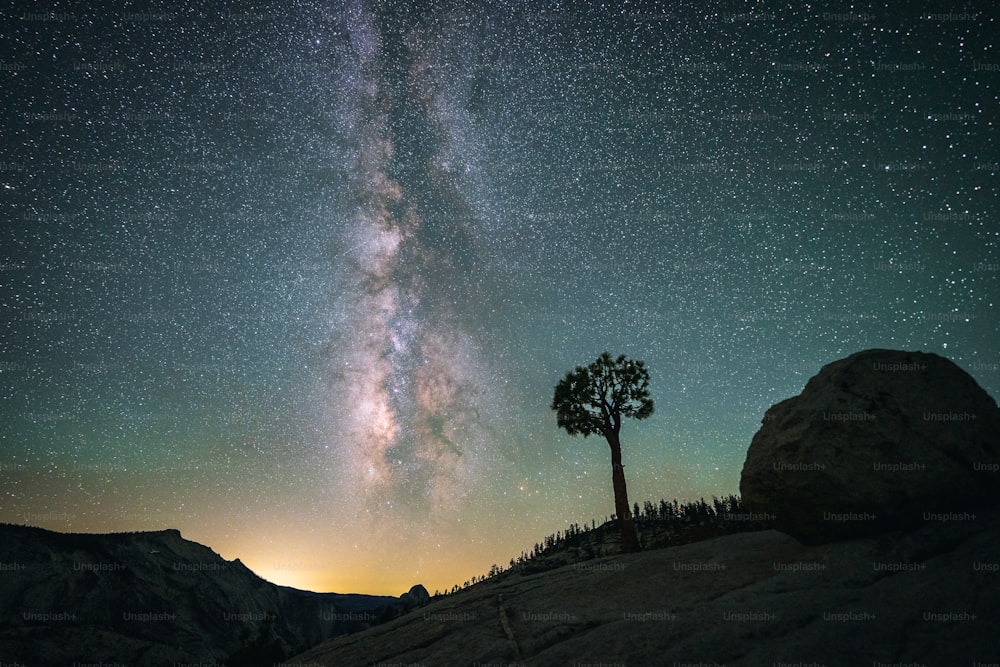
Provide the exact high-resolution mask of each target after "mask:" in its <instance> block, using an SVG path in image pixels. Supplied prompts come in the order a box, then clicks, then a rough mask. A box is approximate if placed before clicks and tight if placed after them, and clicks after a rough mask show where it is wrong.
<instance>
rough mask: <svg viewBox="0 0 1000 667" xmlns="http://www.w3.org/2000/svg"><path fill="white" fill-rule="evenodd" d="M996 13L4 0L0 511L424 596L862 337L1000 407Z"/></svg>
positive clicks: (679, 451) (715, 490)
mask: <svg viewBox="0 0 1000 667" xmlns="http://www.w3.org/2000/svg"><path fill="white" fill-rule="evenodd" d="M996 13H997V12H996V9H995V8H993V7H992V3H991V2H987V1H985V0H983V1H982V2H973V3H970V4H964V5H960V4H958V3H955V4H949V5H947V6H945V5H943V4H941V3H925V2H920V1H917V2H906V3H899V2H891V3H884V4H878V3H876V4H864V3H850V4H848V3H844V4H843V5H837V6H834V4H833V3H830V4H826V5H822V4H817V5H812V4H811V3H807V2H791V3H783V2H782V3H779V2H771V1H770V0H764V1H763V2H752V3H723V2H720V3H713V2H701V1H698V2H694V1H686V0H681V1H677V2H674V1H672V2H669V3H667V2H664V3H659V4H658V3H655V2H644V3H635V2H627V1H624V0H623V1H622V2H614V3H599V2H592V3H584V2H579V3H564V2H552V1H548V0H543V1H540V2H534V1H532V2H528V1H517V0H497V1H496V2H490V3H478V2H459V1H446V0H428V1H425V0H419V1H418V0H392V1H391V2H374V1H368V2H365V1H363V0H330V1H329V2H320V1H319V0H295V1H292V2H281V3H277V2H276V3H273V4H268V3H238V5H237V3H232V4H231V5H229V6H227V5H226V4H225V3H207V2H185V3H176V4H171V3H160V2H155V1H152V2H143V3H132V2H120V3H104V7H103V8H102V3H89V4H87V5H86V6H85V7H84V6H82V5H80V4H79V3H68V2H67V3H60V2H51V3H45V2H39V3H35V2H22V3H14V5H13V6H11V5H7V7H6V8H5V9H4V10H3V11H2V15H0V25H2V26H3V27H2V28H0V91H2V93H0V94H2V98H3V100H4V101H3V104H2V105H0V133H2V140H0V207H2V209H0V210H2V216H0V226H2V233H0V521H5V522H11V523H27V524H31V525H37V526H42V527H45V528H50V529H53V530H60V531H77V532H110V531H130V530H159V529H164V528H178V529H180V530H181V532H182V533H183V535H184V536H185V537H186V538H188V539H192V540H196V541H199V542H201V543H203V544H206V545H209V546H211V547H212V548H213V549H215V550H216V551H218V552H219V553H220V554H222V555H223V556H224V557H226V558H229V559H232V558H237V557H238V558H240V559H241V560H242V561H243V562H244V563H245V564H247V565H248V566H249V567H251V569H253V570H254V571H256V572H257V573H258V574H260V575H261V576H263V577H265V578H267V579H269V580H271V581H274V582H276V583H281V584H287V585H292V586H296V587H299V588H306V589H310V590H318V591H337V592H361V593H376V594H384V593H386V594H393V595H398V594H400V593H402V592H403V591H405V590H407V589H408V588H409V587H410V586H411V585H413V584H414V583H418V582H419V583H423V584H424V585H425V586H426V587H427V588H428V589H429V590H431V591H433V590H434V589H435V588H441V589H444V588H450V587H451V585H452V584H455V583H459V584H460V583H461V582H462V581H464V580H466V579H468V578H470V577H471V576H472V575H477V574H482V573H485V572H486V571H487V570H488V569H489V567H490V565H491V564H493V563H498V564H501V565H505V564H506V563H507V562H508V560H509V559H510V558H511V557H515V556H517V555H518V554H519V553H520V552H521V550H522V549H527V550H530V549H531V547H532V546H533V545H534V543H535V542H536V541H539V540H541V539H542V538H543V537H544V536H545V535H547V534H549V533H554V532H555V531H557V530H560V529H562V528H564V527H565V526H566V525H568V524H570V523H572V522H580V523H583V522H589V521H590V519H592V518H596V519H598V521H600V520H602V519H603V518H604V517H605V516H607V515H610V514H611V513H612V512H613V500H612V489H611V483H610V477H611V475H610V472H611V471H610V460H609V457H610V454H609V450H608V448H607V445H606V443H605V442H604V441H603V440H601V439H599V438H596V437H591V438H587V439H583V438H580V437H570V436H568V435H566V434H565V433H561V432H559V430H558V429H557V427H556V423H555V415H554V413H553V412H552V411H551V410H550V409H549V403H550V401H551V399H552V391H553V388H554V386H555V384H556V383H557V382H558V381H559V379H561V377H562V376H563V375H564V374H565V373H566V371H568V370H571V369H572V368H573V367H574V366H576V365H578V364H587V363H590V362H591V361H593V360H594V359H595V358H596V357H597V356H598V355H599V354H600V353H601V352H602V351H604V350H608V351H610V352H611V353H612V354H613V355H618V354H625V355H627V356H629V357H632V358H635V359H641V360H644V361H645V362H646V365H647V367H648V369H649V371H650V374H651V377H652V387H651V388H652V397H653V399H654V401H655V402H656V412H655V414H654V415H653V416H652V417H651V418H650V419H648V420H645V421H642V422H627V423H626V424H625V426H624V427H623V431H622V441H623V452H624V462H625V469H626V477H627V479H628V483H629V493H630V500H633V501H638V502H640V504H641V503H642V501H643V500H646V499H650V500H656V499H659V498H661V497H666V498H668V499H670V498H678V499H680V500H682V501H683V500H691V499H696V498H697V497H699V496H702V495H704V496H706V497H707V496H711V495H712V494H717V495H723V494H729V493H736V492H738V484H739V474H740V470H741V468H742V464H743V461H744V458H745V455H746V449H747V447H748V445H749V442H750V439H751V437H752V436H753V434H754V433H755V431H756V430H757V428H758V426H759V423H760V419H761V417H762V415H763V413H764V411H765V410H766V409H767V408H768V407H769V406H770V405H772V404H774V403H776V402H778V401H780V400H782V399H784V398H787V397H789V396H793V395H795V394H797V393H799V392H800V391H801V389H802V387H803V386H804V384H805V382H806V381H807V380H808V378H809V377H811V376H812V375H814V374H815V373H816V372H817V371H818V370H819V368H820V367H821V366H822V365H823V364H825V363H828V362H830V361H833V360H835V359H838V358H841V357H844V356H847V355H848V354H850V353H853V352H856V351H858V350H862V349H866V348H871V347H891V348H900V349H906V350H924V351H929V352H935V353H938V354H942V355H945V356H947V357H949V358H951V359H952V360H954V361H955V362H956V363H958V364H959V365H960V366H961V367H963V368H964V369H966V370H967V371H969V372H970V373H971V374H972V375H973V377H975V378H976V379H977V381H978V382H979V383H980V385H981V386H983V388H984V389H986V390H987V391H988V392H989V393H990V394H991V395H992V396H994V397H997V396H1000V335H998V333H1000V326H998V323H1000V318H998V309H997V302H998V299H1000V289H998V279H1000V258H998V247H1000V224H998V187H997V186H998V182H997V172H998V160H1000V146H998V141H997V134H996V133H997V120H998V118H997V116H998V109H1000V100H998V91H1000V50H998V48H997V44H996V42H997V35H1000V25H998V21H997V19H996V18H995V16H996Z"/></svg>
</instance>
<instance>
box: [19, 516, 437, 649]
mask: <svg viewBox="0 0 1000 667" xmlns="http://www.w3.org/2000/svg"><path fill="white" fill-rule="evenodd" d="M420 591H423V587H422V586H421V587H414V589H413V590H411V591H410V593H407V594H404V596H403V597H401V598H395V597H391V596H370V595H350V594H336V593H311V592H308V591H301V590H297V589H294V588H287V587H284V586H276V585H274V584H272V583H270V582H267V581H265V580H263V579H261V578H260V577H258V576H257V575H256V574H254V573H253V572H251V571H250V570H249V569H247V568H246V567H245V566H244V565H243V564H242V563H241V562H240V561H239V560H235V561H227V560H224V559H223V558H221V557H220V556H219V555H218V554H217V553H215V552H214V551H212V550H211V549H209V548H208V547H206V546H203V545H201V544H198V543H196V542H191V541H189V540H185V539H184V538H182V537H181V534H180V532H179V531H176V530H164V531H158V532H146V533H118V534H109V535H90V534H66V533H55V532H51V531H47V530H42V529H40V528H32V527H27V526H13V525H0V664H20V665H27V666H31V667H46V666H47V665H60V666H62V667H68V666H70V665H85V664H120V665H129V666H131V667H135V666H143V665H148V666H150V667H159V666H161V665H180V664H203V665H208V664H218V665H221V664H225V665H227V666H228V667H254V666H256V665H264V666H266V667H271V666H272V665H273V664H274V663H276V662H278V661H280V660H283V659H285V658H286V657H288V656H289V655H292V654H293V653H297V652H300V651H303V650H305V649H306V648H308V647H310V646H314V645H316V644H317V643H319V642H322V641H323V640H325V639H329V638H331V637H335V636H338V635H341V634H344V633H346V632H352V631H356V630H360V629H363V628H366V627H369V626H371V625H373V624H374V623H375V622H377V621H378V620H379V619H380V618H383V617H387V616H388V617H395V616H396V615H398V614H399V613H402V612H403V611H404V610H407V609H412V608H413V607H414V606H415V605H417V604H419V603H420V602H421V596H420ZM423 592H424V594H425V595H426V591H423Z"/></svg>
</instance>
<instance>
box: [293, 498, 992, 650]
mask: <svg viewBox="0 0 1000 667" xmlns="http://www.w3.org/2000/svg"><path fill="white" fill-rule="evenodd" d="M998 554H1000V514H998V513H997V512H996V511H992V512H990V513H985V514H976V515H975V516H974V517H973V516H971V515H968V516H953V517H935V518H933V519H930V520H928V521H927V522H925V524H924V525H922V526H920V527H919V528H916V529H914V530H909V531H905V532H892V533H886V534H882V535H878V536H872V537H867V538H859V539H855V540H849V541H841V542H836V543H830V544H823V545H816V546H808V545H804V544H802V543H800V542H798V541H797V540H795V539H793V538H792V537H789V536H788V535H786V534H784V533H781V532H778V531H774V530H766V531H758V532H745V533H738V534H734V535H727V536H723V537H718V538H714V539H709V540H705V541H702V542H697V543H693V544H686V545H683V546H678V547H670V548H666V549H659V550H655V551H648V552H643V553H639V554H631V555H623V556H613V557H608V558H601V559H597V560H592V561H588V562H586V563H579V564H576V565H569V566H566V567H562V568H559V569H557V570H552V571H548V572H543V573H539V574H534V575H513V576H509V577H504V578H499V579H496V580H488V581H486V582H484V583H482V584H478V585H476V586H473V587H471V588H470V589H468V590H465V591H462V592H460V593H457V594H455V595H451V596H447V597H445V598H443V599H441V600H439V601H437V602H434V603H432V604H431V605H429V606H427V607H424V608H423V609H420V610H417V611H414V612H411V613H409V614H407V615H405V616H403V617H401V618H399V619H396V620H395V621H392V622H390V623H387V624H385V625H381V626H377V627H374V628H370V629H368V630H365V631H364V632H361V633H358V634H354V635H350V636H346V637H340V638H337V639H334V640H332V641H331V642H328V643H325V644H323V645H321V646H318V647H316V648H314V649H312V650H310V651H307V652H305V653H303V654H301V655H298V656H296V657H295V658H293V659H291V660H290V661H289V662H288V663H287V664H288V665H290V666H294V665H307V664H308V665H330V666H334V665H335V666H337V667H347V666H351V665H358V666H360V665H372V664H376V665H378V664H405V665H423V666H426V667H436V666H439V665H441V666H448V667H452V666H457V665H477V664H478V665H483V666H485V665H539V666H542V665H544V666H546V667H548V666H550V665H586V664H600V665H653V664H656V665H728V666H730V667H732V666H735V665H748V666H759V665H773V664H780V663H786V664H801V665H825V666H826V667H835V666H838V665H844V666H851V667H855V666H856V665H871V664H879V663H887V664H900V663H902V664H907V665H910V664H914V665H968V664H980V663H996V662H997V649H996V641H995V632H996V627H997V623H998V621H1000V585H998V580H997V577H998V576H1000V574H998V567H1000V565H998V562H997V558H998Z"/></svg>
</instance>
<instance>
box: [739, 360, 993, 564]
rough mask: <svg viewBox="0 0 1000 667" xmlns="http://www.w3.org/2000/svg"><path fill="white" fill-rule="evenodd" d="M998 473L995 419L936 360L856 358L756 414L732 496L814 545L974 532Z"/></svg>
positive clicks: (956, 374)
mask: <svg viewBox="0 0 1000 667" xmlns="http://www.w3.org/2000/svg"><path fill="white" fill-rule="evenodd" d="M998 470H1000V411H998V410H997V404H996V402H995V401H994V400H993V399H992V398H991V397H990V396H989V395H988V394H987V393H986V392H985V391H983V389H982V388H980V387H979V385H978V384H976V381H975V380H973V379H972V378H971V377H970V376H969V375H968V374H967V373H966V372H965V371H963V370H962V369H960V368H959V367H958V366H956V365H955V364H954V363H952V362H951V361H949V360H948V359H945V358H943V357H940V356H938V355H936V354H928V353H923V352H902V351H897V350H866V351H864V352H858V353H856V354H853V355H851V356H849V357H847V358H846V359H841V360H839V361H835V362H833V363H831V364H827V365H826V366H824V367H823V368H822V369H821V370H820V372H819V373H818V374H817V375H816V376H815V377H813V378H812V379H810V380H809V382H808V383H807V384H806V386H805V389H803V390H802V393H801V394H800V395H798V396H795V397H793V398H789V399H787V400H784V401H782V402H780V403H778V404H776V405H774V406H772V407H771V408H770V409H769V410H768V411H767V413H766V414H765V415H764V419H763V425H762V426H761V428H760V430H759V431H758V432H757V434H756V435H755V436H754V437H753V441H752V442H751V443H750V449H749V450H748V451H747V458H746V463H745V464H744V466H743V474H742V477H741V479H740V493H741V494H742V496H743V501H744V503H745V505H746V507H747V509H748V510H750V511H751V512H755V513H761V514H765V513H766V514H768V515H771V516H772V517H773V520H774V525H775V527H776V528H778V529H779V530H783V531H785V532H787V533H789V534H790V535H792V536H794V537H796V538H798V539H799V540H802V541H803V542H806V543H813V544H817V543H822V542H828V541H832V540H837V539H842V538H848V537H854V536H861V535H868V534H873V533H877V532H881V531H885V530H891V529H895V528H901V527H909V526H914V525H916V524H919V523H921V522H926V521H947V520H974V515H975V514H974V511H975V509H976V508H979V507H984V506H988V505H994V504H996V503H997V501H998V500H1000V483H998V482H1000V479H998V478H1000V474H998Z"/></svg>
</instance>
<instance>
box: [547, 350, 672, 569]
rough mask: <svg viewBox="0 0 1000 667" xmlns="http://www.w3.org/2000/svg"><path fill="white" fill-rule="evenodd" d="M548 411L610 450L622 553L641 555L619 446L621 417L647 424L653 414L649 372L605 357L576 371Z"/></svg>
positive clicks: (637, 363) (622, 359)
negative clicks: (599, 439)
mask: <svg viewBox="0 0 1000 667" xmlns="http://www.w3.org/2000/svg"><path fill="white" fill-rule="evenodd" d="M551 408H552V409H553V410H555V411H556V423H557V424H558V425H559V427H560V428H564V429H566V432H567V433H569V434H570V435H576V434H578V433H579V434H580V435H582V436H583V437H587V436H588V435H592V434H595V433H599V434H601V435H603V436H604V438H605V439H606V440H607V441H608V446H609V447H610V448H611V483H612V485H613V487H614V491H615V514H616V515H617V516H618V524H619V526H620V527H621V533H622V551H623V552H626V553H628V552H632V551H638V550H639V537H638V535H637V534H636V530H635V522H634V521H633V519H632V515H631V512H630V510H629V504H628V490H627V489H626V487H625V469H624V467H623V466H622V445H621V440H620V438H619V434H620V433H621V428H622V417H632V418H634V419H645V418H646V417H649V416H650V415H651V414H653V400H652V399H651V398H650V397H649V371H647V370H646V367H645V365H644V364H643V362H641V361H632V360H630V359H626V358H625V355H621V356H619V357H618V358H617V359H612V358H611V354H610V353H608V352H604V353H603V354H601V356H600V357H598V358H597V361H595V362H594V363H592V364H590V366H586V367H585V366H577V367H576V370H574V371H571V372H569V373H567V374H566V377H564V378H563V379H562V380H561V381H560V382H559V384H557V385H556V389H555V395H554V396H553V398H552V405H551Z"/></svg>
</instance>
